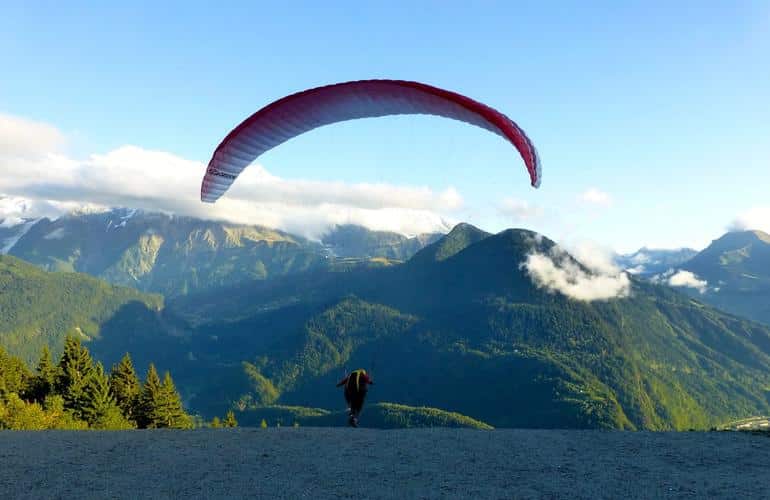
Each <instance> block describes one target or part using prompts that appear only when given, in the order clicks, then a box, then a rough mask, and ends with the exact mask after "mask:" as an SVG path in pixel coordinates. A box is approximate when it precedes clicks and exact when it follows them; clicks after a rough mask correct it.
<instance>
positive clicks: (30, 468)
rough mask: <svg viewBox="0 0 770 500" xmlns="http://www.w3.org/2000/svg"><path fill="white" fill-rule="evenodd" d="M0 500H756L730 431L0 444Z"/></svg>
mask: <svg viewBox="0 0 770 500" xmlns="http://www.w3.org/2000/svg"><path fill="white" fill-rule="evenodd" d="M0 464H1V466H0V498H4V499H10V498H30V499H32V498H34V499H38V498H98V499H106V498H184V499H191V498H242V497H248V498H292V499H298V498H313V499H315V498H355V499H359V498H399V499H404V498H567V497H568V498H623V499H628V498H704V497H712V498H713V497H717V498H770V473H768V464H770V438H767V437H763V436H753V435H747V434H740V433H734V432H712V433H700V432H687V433H648V432H639V433H631V432H602V431H538V430H495V431H475V430H465V429H412V430H388V431H383V430H373V429H344V428H277V429H276V428H271V429H266V430H261V429H221V430H220V429H217V430H208V429H207V430H196V431H126V432H59V431H49V432H12V431H0Z"/></svg>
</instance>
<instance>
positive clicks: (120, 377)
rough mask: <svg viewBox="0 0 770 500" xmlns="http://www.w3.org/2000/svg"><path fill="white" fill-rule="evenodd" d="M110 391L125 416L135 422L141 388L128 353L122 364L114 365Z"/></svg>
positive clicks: (121, 361) (111, 373)
mask: <svg viewBox="0 0 770 500" xmlns="http://www.w3.org/2000/svg"><path fill="white" fill-rule="evenodd" d="M110 389H111V390H112V394H113V395H114V396H115V402H116V403H117V405H118V407H119V408H120V410H121V412H122V413H123V415H124V416H125V417H126V418H127V419H129V420H132V421H135V420H136V414H137V411H138V406H139V395H140V393H141V386H140V384H139V378H138V377H137V376H136V371H135V370H134V365H133V363H132V362H131V356H129V354H128V353H126V354H125V356H123V359H121V360H120V363H118V364H117V365H113V367H112V371H111V372H110Z"/></svg>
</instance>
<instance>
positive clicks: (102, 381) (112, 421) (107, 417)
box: [82, 363, 132, 429]
mask: <svg viewBox="0 0 770 500" xmlns="http://www.w3.org/2000/svg"><path fill="white" fill-rule="evenodd" d="M85 393H86V401H85V406H84V407H83V410H82V413H83V417H84V418H85V420H86V421H87V422H88V424H89V425H90V426H91V427H92V428H94V429H128V428H131V427H132V426H131V424H130V423H129V422H128V420H127V419H126V418H125V417H124V416H123V414H122V413H121V411H120V408H118V405H117V404H116V403H115V397H114V396H113V395H112V392H111V390H110V384H109V380H108V379H107V376H106V375H105V374H104V367H103V366H102V364H101V363H97V364H96V367H95V369H94V371H93V373H92V374H91V377H90V379H89V381H88V383H87V385H86V387H85Z"/></svg>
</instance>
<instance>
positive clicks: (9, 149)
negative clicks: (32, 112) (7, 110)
mask: <svg viewBox="0 0 770 500" xmlns="http://www.w3.org/2000/svg"><path fill="white" fill-rule="evenodd" d="M63 144H64V135H63V134H62V133H61V132H59V131H58V130H57V129H56V128H55V127H52V126H51V125H48V124H45V123H40V122H35V121H32V120H27V119H25V118H19V117H16V116H11V115H6V114H2V113H0V155H3V156H9V157H16V158H19V157H21V158H27V157H36V156H40V155H44V154H47V153H50V152H53V151H57V150H58V149H59V148H60V147H61V146H62V145H63Z"/></svg>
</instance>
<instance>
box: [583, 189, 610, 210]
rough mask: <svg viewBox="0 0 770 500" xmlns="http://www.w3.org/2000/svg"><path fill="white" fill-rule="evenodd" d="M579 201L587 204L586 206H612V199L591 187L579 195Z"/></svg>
mask: <svg viewBox="0 0 770 500" xmlns="http://www.w3.org/2000/svg"><path fill="white" fill-rule="evenodd" d="M579 199H580V201H581V202H583V203H585V204H587V205H593V206H597V207H605V208H606V207H609V206H611V205H612V197H611V196H610V195H609V194H607V193H605V192H604V191H601V190H599V189H597V188H595V187H592V188H590V189H588V190H586V191H584V192H583V193H582V194H581V195H580V198H579Z"/></svg>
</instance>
